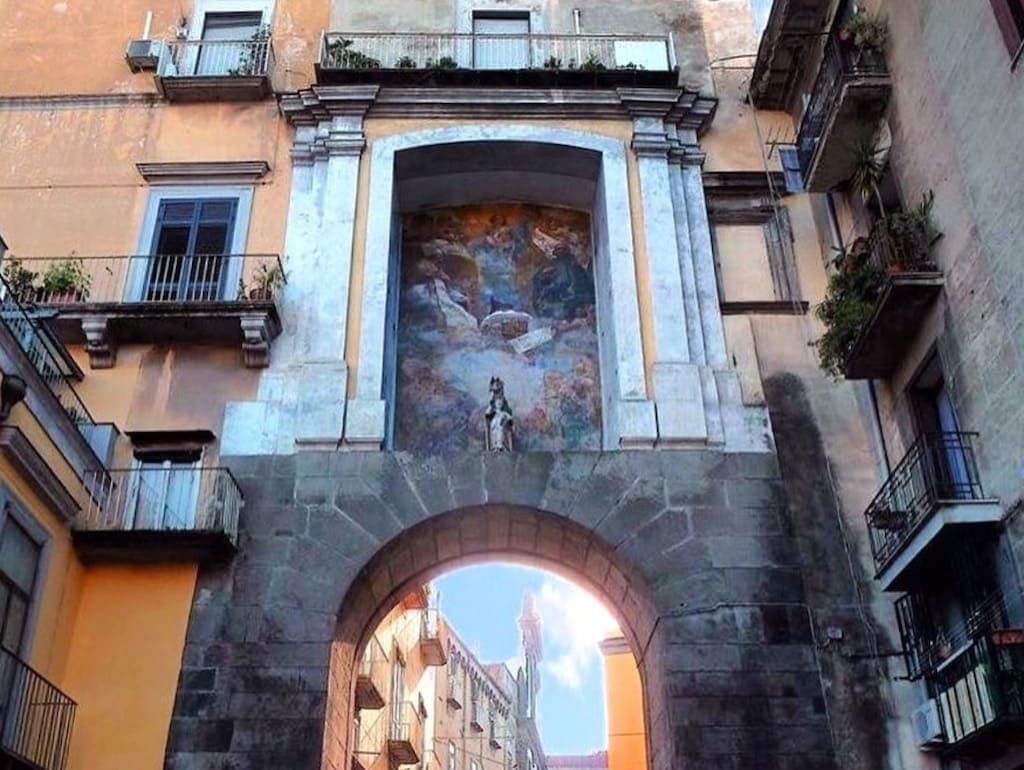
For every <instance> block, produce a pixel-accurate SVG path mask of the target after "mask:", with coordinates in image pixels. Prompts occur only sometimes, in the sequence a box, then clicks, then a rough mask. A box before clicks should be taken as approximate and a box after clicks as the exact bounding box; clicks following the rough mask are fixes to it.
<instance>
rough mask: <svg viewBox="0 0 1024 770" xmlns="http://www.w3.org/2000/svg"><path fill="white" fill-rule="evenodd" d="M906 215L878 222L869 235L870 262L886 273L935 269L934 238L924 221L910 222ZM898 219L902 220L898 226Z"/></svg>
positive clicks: (893, 215) (886, 218) (896, 215)
mask: <svg viewBox="0 0 1024 770" xmlns="http://www.w3.org/2000/svg"><path fill="white" fill-rule="evenodd" d="M906 217H907V215H906V214H891V215H889V216H888V217H885V218H882V219H880V220H878V221H877V222H876V223H875V226H874V227H873V228H872V229H871V235H870V236H869V238H868V252H867V253H868V262H869V263H870V264H871V265H873V266H874V267H876V268H877V269H879V270H881V271H883V272H884V273H887V274H890V275H892V274H898V273H918V272H935V271H936V270H938V267H937V266H936V264H935V260H934V259H933V258H932V244H933V243H934V241H935V237H934V236H933V235H932V233H930V232H929V229H928V227H927V225H925V224H924V223H911V222H909V221H908V220H906ZM897 218H901V220H902V221H901V222H900V223H899V225H897Z"/></svg>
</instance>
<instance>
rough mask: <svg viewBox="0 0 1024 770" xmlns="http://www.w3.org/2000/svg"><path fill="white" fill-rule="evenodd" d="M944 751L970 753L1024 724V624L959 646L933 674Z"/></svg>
mask: <svg viewBox="0 0 1024 770" xmlns="http://www.w3.org/2000/svg"><path fill="white" fill-rule="evenodd" d="M928 685H929V692H930V693H931V694H932V695H933V697H934V699H935V702H936V704H937V706H938V712H939V721H940V723H941V725H942V733H943V737H944V739H945V753H947V754H953V755H956V756H959V757H962V758H965V759H970V758H972V757H974V756H977V755H979V754H982V753H984V752H985V751H986V750H987V749H988V748H989V747H991V746H994V745H997V744H998V743H999V742H1000V741H1001V740H1002V739H1007V738H1009V739H1012V738H1013V737H1017V738H1019V737H1020V735H1021V731H1022V730H1024V630H1002V631H993V632H992V633H990V634H988V635H986V636H984V637H982V638H980V639H977V640H976V641H974V642H973V643H971V644H970V645H968V646H967V647H965V648H963V649H962V650H960V651H959V652H958V653H957V654H956V655H955V656H953V657H952V658H951V659H950V660H949V661H948V662H946V663H944V664H943V665H942V666H941V667H940V668H939V670H938V671H937V672H936V673H935V674H934V675H933V676H931V677H929V680H928Z"/></svg>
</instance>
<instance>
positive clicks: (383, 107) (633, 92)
mask: <svg viewBox="0 0 1024 770" xmlns="http://www.w3.org/2000/svg"><path fill="white" fill-rule="evenodd" d="M717 103H718V102H717V100H716V99H714V98H711V97H705V96H701V95H699V94H697V93H695V92H693V91H689V90H687V89H683V88H618V89H574V90H567V89H558V88H459V87H451V88H426V87H424V88H412V87H390V86H376V85H373V86H366V85H359V86H312V87H311V88H307V89H303V90H301V91H297V92H294V93H289V94H283V95H282V96H281V97H280V108H281V112H282V114H283V115H284V116H285V117H286V118H287V119H288V121H289V122H290V123H292V125H295V126H311V125H316V124H318V123H322V122H325V121H329V120H331V119H332V118H334V117H336V116H339V115H349V116H366V117H369V118H506V119H508V118H542V119H556V118H586V119H589V120H598V119H602V118H632V117H652V116H653V117H663V118H665V119H667V120H669V121H671V122H673V123H677V124H678V125H680V126H681V127H683V128H688V129H693V130H697V131H698V132H700V131H703V130H704V129H706V128H707V126H708V125H709V124H710V121H711V118H712V117H713V115H714V112H715V108H716V106H717Z"/></svg>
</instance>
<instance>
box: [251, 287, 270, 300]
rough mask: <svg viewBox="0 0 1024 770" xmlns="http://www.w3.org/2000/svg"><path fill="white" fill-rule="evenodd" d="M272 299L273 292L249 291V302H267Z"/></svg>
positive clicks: (262, 290) (264, 290)
mask: <svg viewBox="0 0 1024 770" xmlns="http://www.w3.org/2000/svg"><path fill="white" fill-rule="evenodd" d="M273 298H274V292H272V291H271V290H270V289H250V290H249V299H251V300H268V299H273Z"/></svg>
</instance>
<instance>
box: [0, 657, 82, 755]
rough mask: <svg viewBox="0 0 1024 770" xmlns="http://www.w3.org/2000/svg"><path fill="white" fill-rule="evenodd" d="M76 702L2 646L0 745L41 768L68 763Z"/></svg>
mask: <svg viewBox="0 0 1024 770" xmlns="http://www.w3.org/2000/svg"><path fill="white" fill-rule="evenodd" d="M75 709H76V704H75V702H74V701H73V700H71V698H69V697H68V696H67V695H65V694H64V693H63V692H61V691H60V690H59V689H58V688H57V687H56V686H54V685H53V684H52V683H51V682H49V681H48V680H46V679H45V678H44V677H43V676H41V675H40V674H39V673H38V672H36V671H35V670H34V669H32V668H31V667H30V666H29V665H28V664H27V663H25V662H24V661H22V660H21V659H20V658H18V657H17V656H16V655H14V654H12V653H10V652H8V651H7V650H5V649H2V648H0V747H2V748H3V751H4V752H5V753H7V754H8V755H10V756H13V757H15V758H16V759H18V760H19V761H21V762H24V763H27V764H28V765H29V766H31V767H33V768H39V770H64V768H65V767H67V761H68V747H69V746H70V744H71V730H72V727H73V726H74V722H75Z"/></svg>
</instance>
